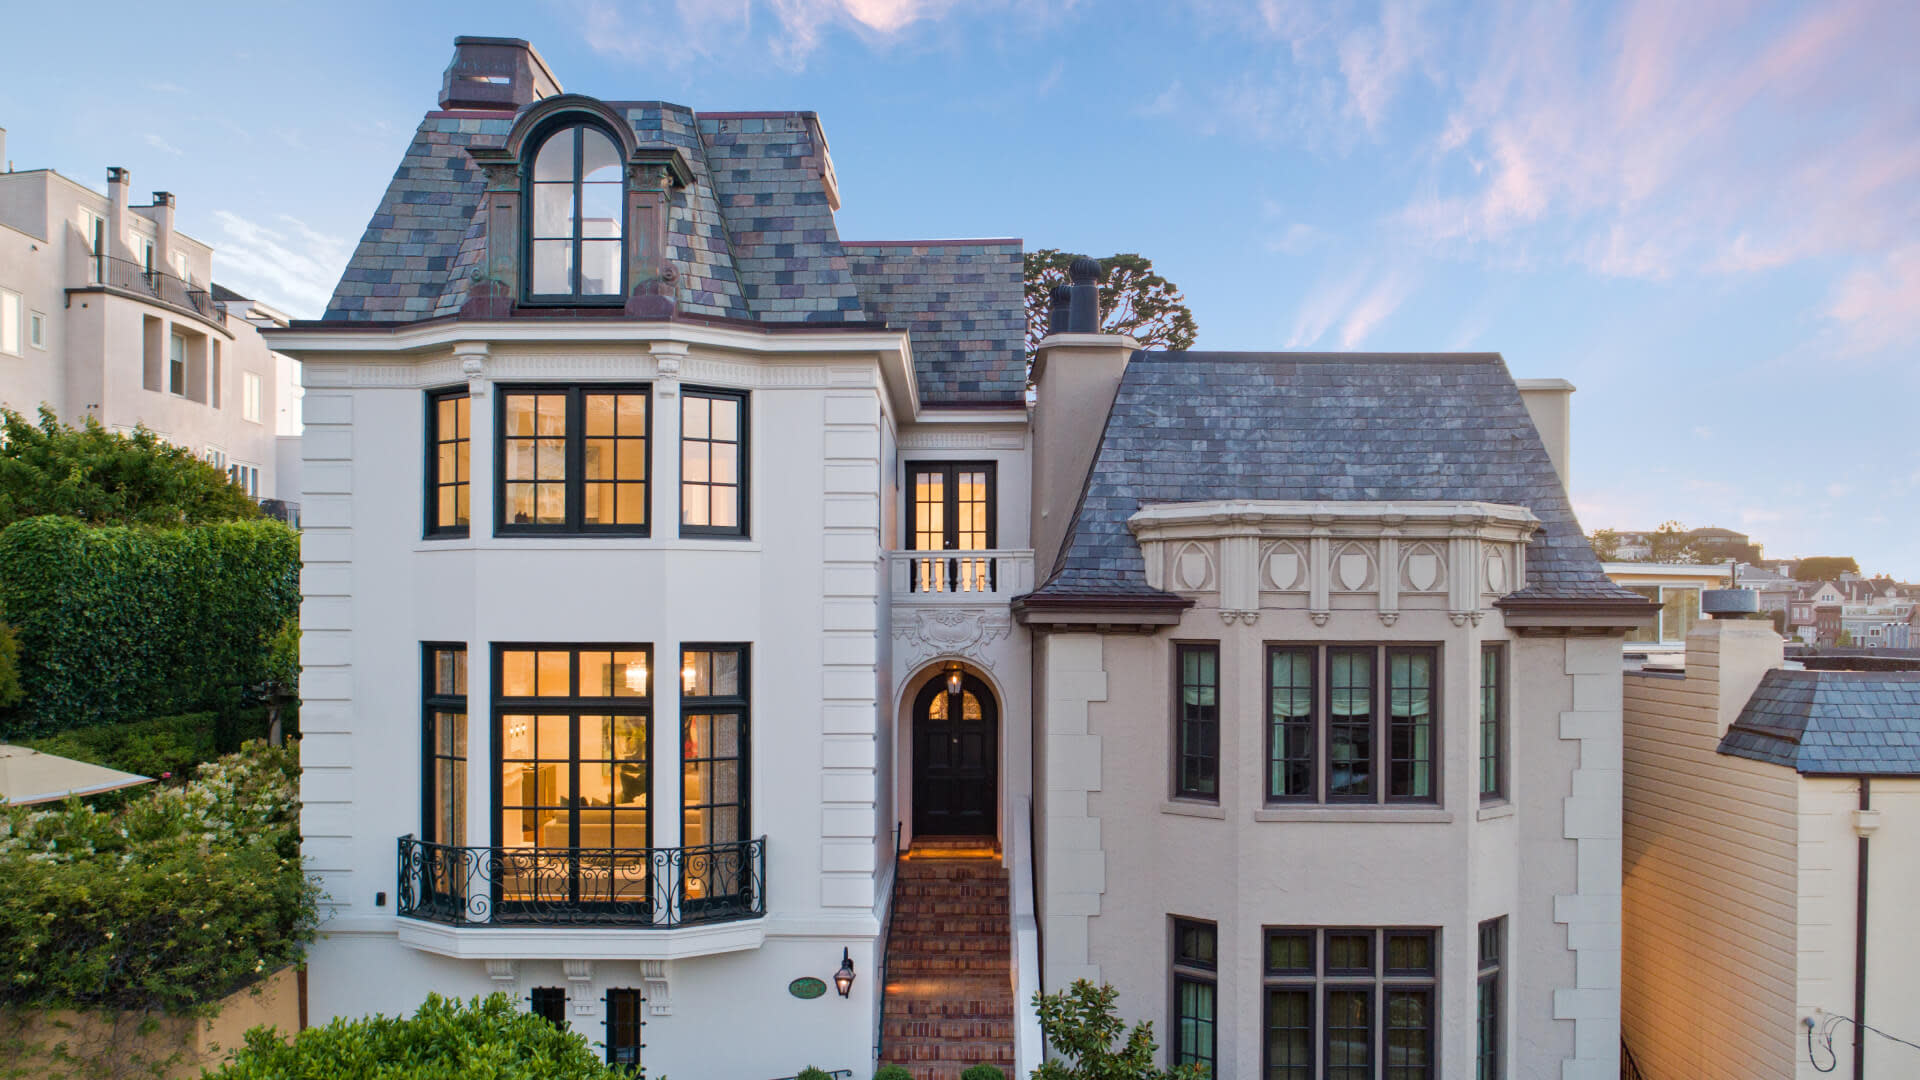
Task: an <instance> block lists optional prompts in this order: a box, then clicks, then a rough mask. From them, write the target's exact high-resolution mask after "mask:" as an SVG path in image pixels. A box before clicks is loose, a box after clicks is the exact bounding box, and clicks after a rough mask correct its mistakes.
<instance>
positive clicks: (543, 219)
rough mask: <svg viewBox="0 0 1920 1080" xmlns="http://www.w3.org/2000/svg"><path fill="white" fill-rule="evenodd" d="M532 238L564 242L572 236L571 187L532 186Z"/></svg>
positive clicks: (562, 185) (570, 185)
mask: <svg viewBox="0 0 1920 1080" xmlns="http://www.w3.org/2000/svg"><path fill="white" fill-rule="evenodd" d="M533 236H534V239H536V240H547V239H559V240H566V239H570V238H571V237H572V236H573V185H572V184H535V185H533Z"/></svg>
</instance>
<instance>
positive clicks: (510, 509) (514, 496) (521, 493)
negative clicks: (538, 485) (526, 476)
mask: <svg viewBox="0 0 1920 1080" xmlns="http://www.w3.org/2000/svg"><path fill="white" fill-rule="evenodd" d="M506 501H507V505H506V507H505V513H506V518H507V520H508V521H510V522H512V523H514V524H516V525H525V524H527V523H528V522H530V521H532V520H533V510H534V505H533V485H532V484H508V485H507V491H506Z"/></svg>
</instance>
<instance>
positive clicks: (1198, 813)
mask: <svg viewBox="0 0 1920 1080" xmlns="http://www.w3.org/2000/svg"><path fill="white" fill-rule="evenodd" d="M1160 812H1161V813H1163V814H1173V815H1176V816H1178V817H1197V818H1211V819H1213V820H1214V821H1225V820H1226V819H1227V812H1226V810H1224V809H1222V808H1221V806H1220V804H1219V803H1203V802H1187V801H1185V800H1183V799H1169V800H1167V801H1166V802H1163V803H1161V804H1160Z"/></svg>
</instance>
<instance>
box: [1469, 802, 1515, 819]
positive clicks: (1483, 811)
mask: <svg viewBox="0 0 1920 1080" xmlns="http://www.w3.org/2000/svg"><path fill="white" fill-rule="evenodd" d="M1512 816H1513V804H1512V803H1510V802H1508V801H1507V800H1505V799H1502V800H1500V801H1499V802H1494V803H1488V804H1487V805H1485V806H1482V807H1481V808H1480V812H1479V813H1477V814H1475V815H1474V817H1476V818H1478V819H1479V820H1481V821H1493V820H1495V819H1497V818H1503V817H1512Z"/></svg>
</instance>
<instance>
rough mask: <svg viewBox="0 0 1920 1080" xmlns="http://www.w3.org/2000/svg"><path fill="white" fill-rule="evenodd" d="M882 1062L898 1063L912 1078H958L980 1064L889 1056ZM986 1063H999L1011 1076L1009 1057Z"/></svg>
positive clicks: (934, 1079) (951, 1079)
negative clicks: (902, 1059)
mask: <svg viewBox="0 0 1920 1080" xmlns="http://www.w3.org/2000/svg"><path fill="white" fill-rule="evenodd" d="M884 1063H885V1064H890V1065H899V1066H901V1067H903V1068H905V1069H906V1070H907V1072H909V1073H911V1074H912V1075H913V1080H960V1074H961V1073H964V1072H966V1071H967V1069H968V1068H969V1067H970V1066H973V1065H978V1064H980V1063H979V1062H977V1061H973V1062H967V1061H916V1062H904V1061H893V1060H892V1059H891V1058H888V1059H887V1060H886V1061H885V1062H884ZM987 1064H989V1065H999V1066H1000V1067H1001V1068H1002V1069H1004V1070H1006V1073H1007V1076H1008V1077H1009V1078H1011V1077H1012V1076H1013V1061H1012V1059H1011V1058H1009V1059H1008V1060H1006V1061H989V1062H987Z"/></svg>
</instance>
